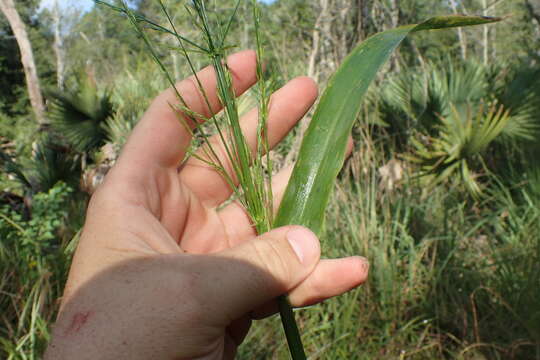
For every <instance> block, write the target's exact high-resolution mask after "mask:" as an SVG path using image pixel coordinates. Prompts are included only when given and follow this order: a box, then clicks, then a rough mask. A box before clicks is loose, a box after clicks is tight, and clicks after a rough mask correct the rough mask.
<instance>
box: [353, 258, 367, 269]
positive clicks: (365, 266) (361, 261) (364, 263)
mask: <svg viewBox="0 0 540 360" xmlns="http://www.w3.org/2000/svg"><path fill="white" fill-rule="evenodd" d="M355 258H357V259H358V260H359V261H360V266H361V267H362V270H363V271H364V272H368V270H369V260H368V259H366V258H365V257H363V256H355Z"/></svg>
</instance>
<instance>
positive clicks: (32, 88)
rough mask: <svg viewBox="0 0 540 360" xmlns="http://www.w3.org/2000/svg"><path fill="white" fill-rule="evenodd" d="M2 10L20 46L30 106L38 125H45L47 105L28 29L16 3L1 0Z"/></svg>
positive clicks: (10, 0)
mask: <svg viewBox="0 0 540 360" xmlns="http://www.w3.org/2000/svg"><path fill="white" fill-rule="evenodd" d="M0 10H2V12H3V13H4V15H5V17H6V18H7V20H8V22H9V26H10V27H11V30H12V31H13V34H14V35H15V39H16V40H17V44H18V45H19V50H20V52H21V62H22V65H23V68H24V75H25V77H26V85H27V87H28V97H29V98H30V104H31V105H32V109H33V110H34V113H35V115H36V119H37V121H38V123H39V124H40V125H43V124H44V123H45V105H44V103H43V96H42V95H41V90H40V88H39V79H38V76H37V70H36V64H35V62H34V55H33V53H32V47H31V45H30V40H28V34H27V33H26V28H25V26H24V23H23V22H22V20H21V18H20V16H19V13H18V12H17V9H16V8H15V3H14V2H13V0H0Z"/></svg>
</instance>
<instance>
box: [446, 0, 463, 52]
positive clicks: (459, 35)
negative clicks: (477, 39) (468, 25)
mask: <svg viewBox="0 0 540 360" xmlns="http://www.w3.org/2000/svg"><path fill="white" fill-rule="evenodd" d="M450 6H452V10H453V11H454V14H456V15H457V14H459V12H458V9H457V4H456V0H450ZM457 32H458V38H459V46H460V47H461V58H462V59H463V60H466V59H467V39H466V38H465V33H464V32H463V29H462V28H460V27H458V28H457Z"/></svg>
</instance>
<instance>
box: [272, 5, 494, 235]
mask: <svg viewBox="0 0 540 360" xmlns="http://www.w3.org/2000/svg"><path fill="white" fill-rule="evenodd" d="M499 20H500V19H499V18H487V17H478V16H457V15H452V16H441V17H435V18H431V19H429V20H427V21H425V22H423V23H421V24H418V25H407V26H402V27H399V28H396V29H391V30H387V31H384V32H382V33H378V34H376V35H374V36H372V37H370V38H368V39H367V40H365V41H364V42H362V43H361V44H360V45H358V46H357V47H356V48H355V49H354V50H353V51H352V52H351V53H350V54H349V55H348V56H347V58H346V59H345V60H344V62H343V64H342V65H341V66H340V67H339V69H338V70H337V72H336V73H335V74H334V75H333V76H332V77H331V78H330V80H329V82H328V86H327V88H326V90H325V91H324V93H323V95H322V97H321V100H320V102H319V105H318V106H317V109H316V111H315V114H314V116H313V118H312V120H311V123H310V125H309V127H308V130H307V131H306V134H305V136H304V139H303V141H302V145H301V148H300V152H299V155H298V160H297V163H296V165H295V167H294V170H293V174H292V176H291V180H290V181H289V184H288V186H287V190H286V192H285V195H284V197H283V200H282V202H281V206H280V208H279V211H278V214H277V216H276V219H275V222H274V227H278V226H283V225H302V226H306V227H308V228H310V229H311V230H312V231H313V232H315V233H316V234H317V235H321V230H322V227H323V222H324V212H325V208H326V205H327V203H328V200H329V198H330V194H331V191H332V188H333V184H334V180H335V179H336V177H337V175H338V173H339V171H340V169H341V167H342V165H343V162H344V154H345V148H346V146H347V138H348V136H349V134H350V131H351V129H352V126H353V124H354V121H355V120H356V118H357V115H358V113H359V111H360V106H361V101H362V98H363V96H364V95H365V93H366V91H367V89H368V87H369V85H370V84H371V82H372V81H373V79H374V78H375V76H376V74H377V72H378V70H379V69H380V68H381V67H382V66H383V65H384V64H385V63H386V62H387V60H388V59H389V58H390V55H391V54H392V52H393V51H394V50H395V49H396V48H397V46H398V45H399V44H400V43H401V42H402V41H403V40H404V39H405V38H406V37H407V35H409V34H410V33H411V32H416V31H421V30H430V29H443V28H449V27H457V26H469V25H479V24H487V23H492V22H496V21H499Z"/></svg>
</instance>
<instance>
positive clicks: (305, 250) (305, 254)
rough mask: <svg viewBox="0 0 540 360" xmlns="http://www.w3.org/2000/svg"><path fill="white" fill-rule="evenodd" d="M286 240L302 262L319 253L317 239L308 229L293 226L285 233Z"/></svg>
mask: <svg viewBox="0 0 540 360" xmlns="http://www.w3.org/2000/svg"><path fill="white" fill-rule="evenodd" d="M287 240H288V241H289V244H290V245H291V247H292V248H293V250H294V252H295V254H296V256H297V257H298V260H299V261H300V263H302V264H303V263H305V262H308V261H309V260H310V259H312V258H313V257H317V256H318V255H319V252H320V246H319V239H317V236H315V234H314V233H313V232H312V231H310V230H309V229H306V228H304V227H300V226H297V227H294V228H292V229H291V230H289V232H288V233H287Z"/></svg>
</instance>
